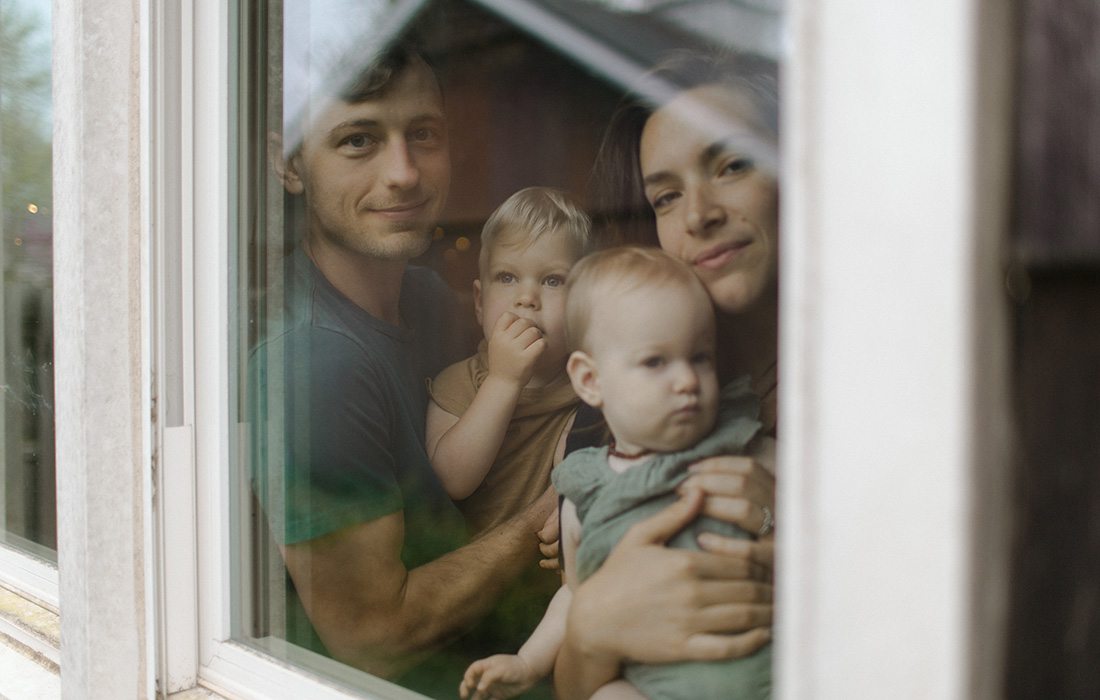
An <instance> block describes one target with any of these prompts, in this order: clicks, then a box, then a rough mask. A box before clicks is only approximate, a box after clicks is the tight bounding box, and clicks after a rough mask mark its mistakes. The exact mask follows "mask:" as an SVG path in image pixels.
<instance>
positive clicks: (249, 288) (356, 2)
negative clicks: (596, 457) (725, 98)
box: [230, 0, 778, 697]
mask: <svg viewBox="0 0 1100 700" xmlns="http://www.w3.org/2000/svg"><path fill="white" fill-rule="evenodd" d="M239 10H240V11H239V13H238V15H237V16H238V19H239V21H240V32H239V34H240V36H239V37H238V41H239V51H238V56H239V65H238V71H237V74H236V75H237V79H238V85H239V94H238V95H237V103H236V114H235V119H236V123H237V128H236V138H237V143H236V152H235V159H234V167H235V168H236V172H234V173H233V177H231V178H230V180H231V182H233V183H235V186H236V187H237V188H239V189H238V191H237V192H236V202H237V205H236V210H235V212H234V219H235V221H236V223H237V226H236V230H237V232H238V239H237V243H236V246H235V249H234V251H233V264H232V274H233V275H234V289H235V294H236V308H235V311H234V313H235V327H236V338H235V343H234V347H233V357H234V358H235V362H234V366H233V371H234V374H235V376H236V377H237V384H236V392H235V396H234V400H233V406H232V409H233V412H234V416H235V419H236V423H237V424H238V426H239V429H238V430H237V431H236V432H235V434H236V435H238V436H239V440H238V444H237V450H236V454H237V461H236V472H235V483H236V484H237V485H238V489H237V492H236V497H235V499H234V512H233V516H234V518H235V520H236V523H237V524H238V527H236V528H235V532H238V533H240V537H239V538H238V539H237V540H236V541H235V542H234V561H235V566H236V569H235V582H236V586H235V597H234V603H233V604H234V613H235V628H234V636H235V637H236V638H240V639H243V640H246V641H249V642H250V643H253V644H255V645H257V646H258V647H260V648H262V649H264V650H266V651H267V652H269V653H272V654H274V655H277V656H279V657H282V658H286V659H288V660H290V661H291V662H293V663H297V664H303V665H307V666H310V667H312V668H314V669H316V670H318V671H321V672H323V673H326V674H329V675H331V676H334V677H336V678H338V679H341V680H342V681H344V682H346V683H349V684H352V685H355V686H358V687H364V688H366V687H370V688H373V689H374V690H380V689H383V688H386V687H389V688H392V686H388V685H387V684H388V683H389V682H394V683H397V684H399V685H401V686H404V687H407V688H411V689H414V690H416V691H418V692H421V693H424V694H427V695H429V696H432V697H451V696H454V695H456V693H457V689H458V683H459V680H460V678H461V676H462V672H463V671H464V670H465V668H466V666H467V665H468V664H469V663H470V662H471V661H472V660H474V659H477V658H480V657H484V656H487V655H490V654H494V653H502V652H508V653H514V652H515V651H516V649H517V648H518V647H519V646H520V645H521V644H522V643H523V642H524V640H525V639H526V638H527V637H528V635H530V633H531V631H532V630H533V629H534V628H535V626H536V624H537V623H538V621H539V619H540V618H541V616H542V614H543V613H544V612H545V610H546V607H547V605H548V603H549V601H550V599H551V597H552V595H553V594H554V592H555V591H556V589H557V588H558V586H559V584H560V579H559V577H558V576H557V575H556V574H554V573H551V572H548V571H546V570H544V569H540V568H539V567H538V566H537V563H536V559H537V550H536V548H535V546H534V545H535V541H534V539H533V538H531V537H530V533H531V532H533V531H535V530H537V529H538V525H541V524H542V522H543V521H544V520H545V510H547V509H546V508H544V507H543V505H542V504H541V502H540V501H539V497H540V495H542V493H543V491H544V489H545V486H546V482H547V478H546V476H545V475H542V476H540V477H539V479H537V480H535V481H536V482H537V483H530V484H525V485H524V486H523V488H522V489H520V490H521V491H522V493H521V494H519V495H517V496H516V507H514V508H510V509H508V510H507V519H506V520H504V521H503V522H501V521H500V520H499V519H497V520H493V523H494V526H493V527H491V528H490V529H489V530H488V531H486V532H481V531H479V523H478V522H476V518H474V517H471V515H470V510H469V508H468V505H469V504H468V503H466V502H465V501H466V498H465V497H464V496H458V495H455V492H454V491H451V495H452V496H454V497H455V498H456V500H458V501H461V503H460V504H459V505H461V506H463V509H460V508H458V507H455V505H454V504H453V503H452V502H451V501H450V499H449V498H448V497H447V492H446V491H445V490H444V486H443V485H441V484H440V483H439V480H438V479H437V478H436V477H435V476H434V475H433V472H432V465H431V463H430V459H429V456H428V449H427V448H426V447H425V444H424V443H425V439H426V435H431V434H432V429H431V427H430V426H428V427H426V425H425V416H426V414H427V408H428V405H429V395H428V393H427V391H426V390H425V381H426V380H428V379H430V378H433V377H436V376H437V375H438V373H439V372H440V371H441V370H442V369H444V367H446V366H447V365H449V364H451V363H453V362H456V361H459V360H462V358H466V357H471V356H473V355H475V348H476V345H477V341H478V340H480V339H481V337H482V333H483V331H482V327H481V325H479V323H478V321H479V319H478V316H479V315H481V312H482V311H483V309H482V303H484V302H485V298H484V297H481V296H478V295H477V294H475V291H474V290H475V287H474V284H473V283H474V281H475V280H478V279H479V254H480V252H481V240H482V239H481V234H482V228H483V226H484V225H485V224H486V219H487V218H488V217H489V215H490V213H491V212H493V211H494V210H495V209H496V208H497V207H498V206H499V205H500V204H501V203H502V202H504V201H505V200H506V199H507V198H508V197H509V196H510V195H512V194H513V193H515V192H517V191H518V190H520V189H522V188H525V187H530V186H546V187H553V188H556V189H559V190H562V191H564V192H566V193H568V194H569V195H570V196H571V197H572V198H573V199H575V200H576V201H577V202H578V203H579V205H580V206H581V207H582V208H584V209H588V210H589V211H590V213H591V214H592V215H593V218H594V219H597V220H599V218H600V215H601V214H606V212H598V211H591V210H592V209H593V208H594V207H595V203H594V201H592V200H591V198H590V196H589V194H588V190H589V178H590V174H591V172H592V167H593V163H594V161H595V158H596V153H597V150H598V148H599V145H600V142H601V138H602V136H603V132H604V129H605V127H606V126H607V124H608V123H609V120H610V118H611V115H612V113H613V112H614V110H615V107H616V105H617V104H618V103H619V101H620V100H621V98H622V97H623V95H624V94H625V93H626V92H628V91H637V92H641V93H642V94H647V95H652V96H653V97H654V98H655V99H660V98H661V97H662V93H661V91H662V89H663V87H664V86H662V85H661V84H654V83H652V81H648V79H647V78H645V77H644V76H645V74H646V71H648V70H649V69H650V68H651V67H652V66H653V64H654V63H655V62H657V61H658V59H659V58H660V57H662V56H663V55H664V54H666V53H667V52H668V51H670V50H673V49H679V48H696V49H703V48H705V47H707V46H711V45H714V44H716V43H717V44H725V45H729V44H730V43H731V42H733V43H738V42H737V41H735V39H736V37H735V34H736V32H738V31H741V32H744V31H747V30H745V27H759V31H756V30H753V31H751V32H749V33H750V34H751V37H750V38H751V41H750V38H746V39H745V40H744V41H740V43H739V44H738V45H739V46H741V47H742V48H750V49H753V50H756V51H759V52H762V53H765V54H774V52H775V48H776V46H777V44H778V39H777V37H778V32H777V29H776V28H777V27H778V22H777V16H778V7H777V6H776V3H775V2H769V1H766V0H753V1H752V2H749V1H748V0H746V2H744V3H717V2H686V3H685V2H674V3H673V2H653V1H645V0H639V1H634V2H627V1H626V0H617V1H612V0H604V1H602V2H601V1H595V0H555V1H554V2H515V1H511V0H510V1H508V2H493V1H488V0H481V1H478V2H462V1H460V0H437V1H428V0H375V1H373V2H371V1H368V0H341V1H339V2H333V1H332V0H327V1H326V2H319V1H318V2H311V1H310V0H283V1H282V2H271V3H263V2H250V3H241V4H240V7H239ZM700 13H701V14H700ZM700 16H701V17H706V18H709V20H708V21H705V22H699V21H698V17H700ZM693 18H694V19H693ZM737 18H741V20H743V21H740V22H738V21H736V20H737ZM753 22H756V24H753ZM735 26H736V27H737V29H736V30H735V29H733V28H734V27H735ZM731 37H733V39H731ZM410 43H411V44H413V45H415V47H416V50H415V51H414V52H413V53H412V54H405V53H402V52H401V51H397V52H396V56H397V58H396V60H394V61H392V62H388V61H389V59H390V58H391V57H392V55H393V53H394V52H393V49H394V47H401V46H404V45H407V44H410ZM379 56H386V57H387V58H386V60H385V61H383V65H382V70H378V66H377V65H376V63H377V59H378V58H379ZM421 58H423V59H426V61H427V63H425V62H423V61H422V60H421ZM428 64H430V67H429V65H428ZM605 218H606V217H605ZM406 262H408V263H410V267H408V268H406V267H405V263H406ZM410 270H415V271H410ZM485 279H486V278H485V277H484V276H482V277H481V279H480V280H479V281H480V282H481V283H482V284H485V283H486V281H485ZM397 290H400V293H399V299H400V301H399V302H397V303H395V302H394V301H393V300H394V299H397V298H398V295H397V293H396V292H397ZM478 294H480V291H479V292H478ZM485 313H488V311H485ZM491 331H492V329H488V330H487V331H486V332H488V333H491ZM473 381H474V382H475V383H476V382H478V381H480V380H473ZM435 386H436V385H435V384H433V387H435ZM528 387H531V385H530V384H528ZM434 391H435V389H434V388H433V392H434ZM432 397H433V399H435V400H436V401H437V402H438V401H439V400H440V398H439V395H438V394H436V393H433V394H432ZM553 430H556V431H558V433H561V431H562V426H561V424H557V427H556V428H553ZM553 437H554V439H553V440H551V441H550V444H551V445H552V446H556V444H557V443H558V439H557V438H558V437H559V435H558V434H557V433H555V434H554V436H553ZM492 469H494V470H495V469H497V465H496V464H494V465H493V467H492ZM485 483H488V482H485ZM477 488H481V487H480V486H478V487H477ZM470 500H473V499H472V498H471V499H470ZM540 508H542V509H543V510H539V509H540ZM538 513H541V516H540V517H539V518H538V523H537V524H535V523H534V518H535V514H538ZM524 518H528V519H530V520H531V522H530V523H528V522H526V521H523V519H524ZM521 521H523V522H521ZM532 525H533V526H532ZM510 528H511V529H510ZM513 530H514V531H516V532H519V531H523V532H525V533H526V539H523V540H522V542H521V544H519V545H515V544H511V543H510V542H511V540H510V539H509V537H510V536H511V534H510V533H512V532H513ZM494 538H496V539H495V540H494ZM498 540H499V542H498ZM363 592H366V593H367V595H361V593H363ZM287 642H290V644H287ZM333 659H337V660H340V661H342V662H345V663H335V662H333ZM352 666H354V667H357V668H358V669H361V670H362V671H366V672H367V674H364V673H361V672H359V671H354V670H352V669H351V667H352ZM368 674H370V675H368ZM379 679H385V680H379ZM381 692H385V691H384V690H381ZM525 697H550V687H549V684H548V682H546V681H544V682H542V683H540V684H539V685H538V686H536V687H535V688H534V689H533V690H532V691H530V693H529V694H528V695H525Z"/></svg>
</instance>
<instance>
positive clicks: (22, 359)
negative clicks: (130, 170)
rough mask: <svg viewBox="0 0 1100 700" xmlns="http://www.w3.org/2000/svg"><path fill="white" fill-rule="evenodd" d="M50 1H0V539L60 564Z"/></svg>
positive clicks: (8, 544)
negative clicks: (0, 277) (0, 395)
mask: <svg viewBox="0 0 1100 700" xmlns="http://www.w3.org/2000/svg"><path fill="white" fill-rule="evenodd" d="M49 47H50V4H49V3H48V2H15V1H14V0H5V1H4V2H3V3H0V51H2V52H3V53H2V60H0V62H2V63H3V66H4V68H3V70H0V153H2V154H3V157H2V160H0V210H2V212H0V213H2V216H0V267H2V270H3V285H2V286H0V318H2V319H3V321H2V325H0V349H2V353H3V362H2V363H0V387H2V388H3V401H0V445H2V447H0V469H2V470H3V475H2V478H0V492H2V496H0V541H2V542H3V544H5V545H7V546H8V547H11V548H14V549H16V550H18V551H20V552H22V553H24V554H29V555H31V556H33V557H35V558H37V559H39V560H43V561H45V562H49V563H51V564H54V565H56V562H57V517H56V505H55V496H54V492H55V484H54V431H53V295H52V278H53V262H52V251H53V245H52V223H51V221H52V209H53V206H52V186H51V168H50V164H51V155H50V147H51V143H52V140H53V137H52V133H51V126H52V123H53V119H52V115H51V102H50V51H49Z"/></svg>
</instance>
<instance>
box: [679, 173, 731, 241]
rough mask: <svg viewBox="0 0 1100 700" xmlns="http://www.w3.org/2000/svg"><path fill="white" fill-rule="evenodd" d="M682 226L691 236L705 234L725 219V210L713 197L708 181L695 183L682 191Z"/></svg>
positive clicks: (708, 233)
mask: <svg viewBox="0 0 1100 700" xmlns="http://www.w3.org/2000/svg"><path fill="white" fill-rule="evenodd" d="M684 198H685V199H686V201H685V204H686V205H687V206H686V207H685V208H684V211H685V212H686V214H685V220H684V226H685V228H686V229H687V232H688V233H689V234H690V235H692V236H707V235H710V233H711V231H712V230H713V229H714V228H716V227H718V226H721V225H722V224H723V223H724V222H725V220H726V210H725V209H724V208H723V207H722V206H721V204H720V203H719V201H718V199H717V198H716V197H715V195H714V192H713V190H712V186H711V185H710V184H709V183H701V184H696V185H693V186H691V187H688V188H687V190H686V191H685V192H684Z"/></svg>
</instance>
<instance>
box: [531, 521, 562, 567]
mask: <svg viewBox="0 0 1100 700" xmlns="http://www.w3.org/2000/svg"><path fill="white" fill-rule="evenodd" d="M559 512H560V506H559V507H558V508H555V509H554V511H553V512H552V513H550V517H548V518H547V519H546V522H545V523H543V525H542V528H541V529H540V530H539V531H538V533H537V535H538V538H539V552H540V553H541V554H542V558H541V559H539V566H540V567H542V568H544V569H550V570H551V571H557V572H558V573H561V546H560V543H559V542H558V532H559V531H560V529H559V527H558V522H559Z"/></svg>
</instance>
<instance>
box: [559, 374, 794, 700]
mask: <svg viewBox="0 0 1100 700" xmlns="http://www.w3.org/2000/svg"><path fill="white" fill-rule="evenodd" d="M758 411H759V402H758V401H757V399H756V396H755V395H754V394H753V393H752V390H751V389H750V383H749V380H748V378H747V377H746V378H743V379H740V380H736V381H734V382H731V383H730V384H728V385H726V387H725V388H724V389H723V391H722V394H721V399H720V402H719V410H718V421H717V425H716V427H715V429H714V430H713V431H712V432H711V433H710V434H709V435H707V436H706V437H705V438H703V439H702V440H701V441H699V443H697V444H696V445H695V446H694V447H692V448H689V449H687V450H684V451H682V452H672V453H663V454H658V455H655V456H654V457H652V458H651V459H649V460H648V461H647V462H645V463H644V464H640V465H638V466H635V467H631V468H630V469H627V470H626V471H625V472H622V473H617V472H614V471H612V470H611V467H610V466H609V465H608V462H607V447H590V448H586V449H583V450H578V451H576V452H574V453H572V454H571V455H569V456H568V457H567V458H566V459H565V460H564V461H563V462H562V463H561V464H559V465H558V466H557V467H556V468H555V469H554V473H553V476H552V480H553V483H554V487H555V488H556V489H557V490H558V493H559V494H561V495H562V496H564V497H565V498H567V499H569V500H570V501H571V502H572V503H573V505H574V506H575V507H576V509H577V517H578V518H579V519H580V522H581V542H580V545H579V546H578V547H577V576H578V580H580V581H584V580H585V579H587V578H588V577H589V576H591V575H592V574H593V573H594V572H595V571H596V569H598V568H599V567H600V565H602V564H603V562H604V560H605V559H607V556H608V554H610V552H611V550H612V548H613V547H614V546H615V544H616V543H617V542H618V541H619V540H620V539H621V538H622V536H623V535H624V534H626V531H627V530H628V529H629V528H630V526H631V525H633V524H634V523H636V522H638V521H640V520H644V519H645V518H647V517H649V516H650V515H653V514H654V513H656V512H657V511H659V510H661V509H662V508H664V507H665V506H667V505H669V504H670V503H672V502H673V501H675V500H676V498H677V496H676V493H675V489H676V487H677V486H678V485H679V484H680V482H681V481H683V480H684V479H686V478H687V467H688V466H689V465H691V464H693V463H694V462H697V461H699V460H700V459H703V458H705V457H713V456H716V455H735V454H743V453H744V452H745V449H746V446H747V445H748V443H749V442H750V441H751V440H752V439H753V438H754V437H755V436H756V435H757V434H758V433H759V432H760V422H759V421H757V419H756V417H757V414H758ZM701 532H714V533H718V534H721V535H726V536H728V537H736V538H741V539H750V538H752V535H751V534H749V533H748V532H745V531H744V530H742V529H741V528H739V527H737V526H735V525H732V524H730V523H727V522H724V521H720V520H716V519H714V518H710V517H706V516H703V517H700V518H698V519H696V520H695V521H694V522H693V523H692V524H691V525H689V526H688V527H687V528H685V529H684V530H682V531H681V532H679V533H678V534H677V535H676V536H674V537H673V538H672V539H671V540H669V542H668V546H670V547H677V548H680V549H694V550H698V549H699V545H698V544H697V543H696V541H695V538H696V536H697V535H698V534H699V533H701ZM622 593H623V595H630V591H629V590H624V591H623V592H622ZM771 662H772V652H771V644H768V645H767V646H765V647H763V648H762V649H760V650H759V651H757V652H756V653H755V654H753V655H752V656H748V657H745V658H741V659H730V660H726V661H704V662H681V663H671V664H627V665H626V667H625V669H624V672H623V675H624V677H625V678H626V679H627V680H628V681H630V682H631V683H632V684H633V685H634V686H635V687H636V688H638V690H640V691H641V692H642V694H644V695H645V696H646V697H648V698H651V699H653V700H656V699H657V698H660V699H661V700H665V699H666V698H668V699H670V700H675V699H682V700H704V699H707V698H715V699H721V700H764V699H766V698H770V697H771Z"/></svg>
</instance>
